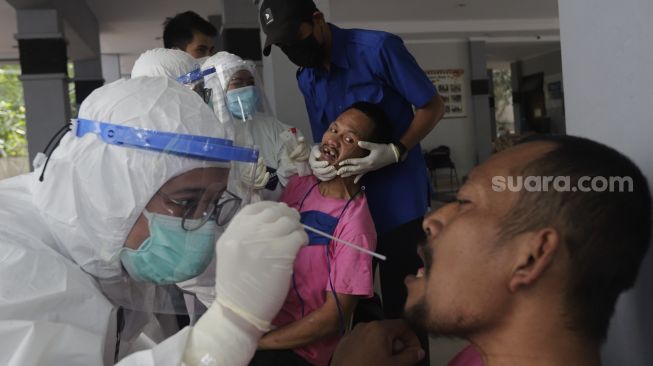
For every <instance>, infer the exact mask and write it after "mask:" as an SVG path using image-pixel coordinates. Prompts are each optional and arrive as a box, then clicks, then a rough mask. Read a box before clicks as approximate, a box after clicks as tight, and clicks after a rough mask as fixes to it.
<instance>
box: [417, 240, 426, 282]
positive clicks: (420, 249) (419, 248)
mask: <svg viewBox="0 0 653 366" xmlns="http://www.w3.org/2000/svg"><path fill="white" fill-rule="evenodd" d="M426 245H427V244H426V243H425V242H421V243H419V244H417V255H418V256H419V259H421V261H422V267H420V268H419V269H418V270H417V274H415V277H417V278H421V277H424V273H425V272H426V271H425V267H424V264H425V263H426V261H425V260H424V256H425V255H426V253H425V252H424V249H425V247H426Z"/></svg>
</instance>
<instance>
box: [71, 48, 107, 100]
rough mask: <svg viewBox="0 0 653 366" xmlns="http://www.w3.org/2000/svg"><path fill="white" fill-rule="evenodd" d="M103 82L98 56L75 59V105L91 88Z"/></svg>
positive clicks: (93, 88) (91, 90) (100, 61)
mask: <svg viewBox="0 0 653 366" xmlns="http://www.w3.org/2000/svg"><path fill="white" fill-rule="evenodd" d="M103 84H104V79H103V75H102V60H101V59H100V58H95V59H92V60H80V61H75V98H76V102H77V107H79V106H80V105H81V104H82V102H83V101H84V99H86V97H87V96H88V95H89V94H91V92H93V90H95V89H97V88H99V87H101V86H102V85H103Z"/></svg>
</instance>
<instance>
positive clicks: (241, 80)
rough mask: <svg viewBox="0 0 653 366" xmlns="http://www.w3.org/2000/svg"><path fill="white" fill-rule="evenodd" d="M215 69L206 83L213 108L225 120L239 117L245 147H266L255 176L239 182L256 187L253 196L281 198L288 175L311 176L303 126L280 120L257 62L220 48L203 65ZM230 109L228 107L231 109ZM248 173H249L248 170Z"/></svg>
mask: <svg viewBox="0 0 653 366" xmlns="http://www.w3.org/2000/svg"><path fill="white" fill-rule="evenodd" d="M211 68H215V70H216V72H215V74H209V75H207V76H205V78H204V79H205V86H206V88H209V89H212V88H214V89H216V90H218V91H222V90H224V93H225V94H224V96H225V97H226V103H225V101H223V100H220V98H221V97H222V94H220V93H219V92H216V93H214V97H213V99H212V103H211V104H212V107H213V109H214V110H215V112H216V114H217V115H218V117H219V118H220V119H224V118H230V119H232V120H233V123H234V127H235V133H236V137H235V140H236V141H237V142H238V144H240V145H253V146H256V147H257V148H258V149H259V151H260V161H259V163H258V167H257V170H256V172H255V173H256V174H255V176H254V177H251V176H249V174H241V175H240V178H243V179H241V181H240V182H238V178H239V177H238V176H236V175H234V176H232V179H234V180H235V182H234V184H233V186H234V190H235V191H238V188H237V186H238V185H240V186H244V188H242V189H250V188H251V189H253V190H254V192H255V193H257V194H255V195H254V197H253V199H254V200H256V199H261V200H271V201H278V200H279V197H280V196H281V193H282V192H283V188H284V187H285V186H286V184H287V183H288V179H290V177H291V176H292V175H294V174H299V175H302V176H304V175H309V174H311V171H310V167H309V166H308V158H309V153H310V150H309V147H308V145H307V144H306V142H305V141H304V136H303V135H302V133H301V131H299V129H297V128H294V127H291V126H289V125H287V124H285V123H282V122H280V121H279V120H278V119H276V118H275V117H274V116H273V115H272V113H271V111H270V110H269V108H268V106H267V102H266V99H265V95H264V93H263V90H262V89H261V84H260V83H259V82H258V80H257V77H256V67H255V65H254V63H253V62H251V61H245V60H243V59H241V58H240V57H238V56H236V55H234V54H231V53H228V52H218V53H217V54H215V55H213V56H211V57H209V58H208V59H207V60H206V61H205V62H204V64H203V65H202V69H203V70H210V69H211ZM225 108H226V110H225ZM246 173H248V172H246Z"/></svg>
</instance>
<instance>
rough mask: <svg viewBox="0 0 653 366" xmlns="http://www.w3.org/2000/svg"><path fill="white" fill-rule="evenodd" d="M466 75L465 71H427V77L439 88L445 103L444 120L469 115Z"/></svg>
mask: <svg viewBox="0 0 653 366" xmlns="http://www.w3.org/2000/svg"><path fill="white" fill-rule="evenodd" d="M464 74H465V70H463V69H455V70H453V69H452V70H427V71H426V75H427V76H428V77H429V79H430V80H431V82H432V83H433V84H434V85H435V87H436V88H438V92H439V93H440V96H441V97H442V100H443V101H444V118H460V117H465V116H466V115H467V107H466V106H465V104H466V103H465V82H464V77H463V76H464Z"/></svg>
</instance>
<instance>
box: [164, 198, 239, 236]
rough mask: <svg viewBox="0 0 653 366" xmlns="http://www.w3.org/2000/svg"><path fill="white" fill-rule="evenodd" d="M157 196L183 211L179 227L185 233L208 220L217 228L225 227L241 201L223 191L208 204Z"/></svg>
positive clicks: (197, 227)
mask: <svg viewBox="0 0 653 366" xmlns="http://www.w3.org/2000/svg"><path fill="white" fill-rule="evenodd" d="M157 194H159V195H161V196H162V197H164V198H165V199H167V200H168V201H170V202H172V203H173V204H174V205H176V206H179V208H181V209H182V210H183V216H182V221H181V227H182V229H184V230H186V231H193V230H197V229H199V228H200V227H202V225H204V224H205V223H206V222H208V221H209V220H215V222H216V224H217V225H218V226H223V225H225V224H226V223H228V222H229V221H230V220H231V219H232V218H233V217H234V215H235V214H236V212H237V211H238V209H239V208H240V205H241V203H242V201H243V200H242V199H241V198H240V197H238V196H236V195H235V194H233V193H231V192H229V191H224V193H223V194H222V195H221V196H220V197H218V199H214V200H210V201H208V202H209V203H208V204H207V203H206V202H207V201H206V200H177V199H174V198H171V197H170V196H168V195H167V194H165V193H163V192H160V191H159V192H157Z"/></svg>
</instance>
